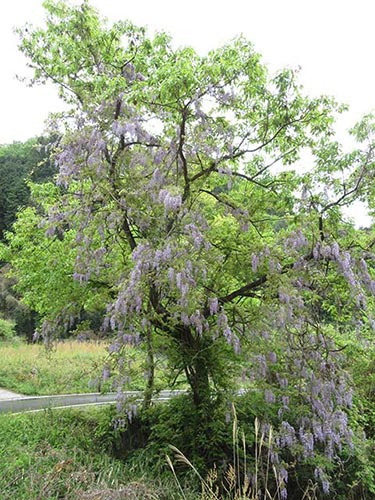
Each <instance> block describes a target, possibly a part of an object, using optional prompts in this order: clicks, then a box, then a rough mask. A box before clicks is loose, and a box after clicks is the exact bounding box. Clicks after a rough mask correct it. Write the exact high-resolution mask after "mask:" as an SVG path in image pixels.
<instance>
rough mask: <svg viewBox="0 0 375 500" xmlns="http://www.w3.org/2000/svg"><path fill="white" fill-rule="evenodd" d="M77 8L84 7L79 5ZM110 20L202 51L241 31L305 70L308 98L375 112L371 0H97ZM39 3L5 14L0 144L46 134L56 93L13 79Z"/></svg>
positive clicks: (26, 2) (278, 60) (0, 22)
mask: <svg viewBox="0 0 375 500" xmlns="http://www.w3.org/2000/svg"><path fill="white" fill-rule="evenodd" d="M75 3H80V2H79V1H77V0H75ZM92 4H94V5H95V6H96V7H98V8H99V10H100V11H101V12H102V14H103V15H105V16H107V17H109V19H111V20H116V19H124V18H128V19H131V20H132V21H133V22H135V23H136V24H140V25H147V26H149V28H150V29H151V30H154V29H159V30H160V29H162V30H166V31H168V32H169V33H170V34H171V35H172V36H173V38H174V40H175V42H176V44H177V45H192V46H193V47H194V48H195V49H196V50H198V51H199V52H206V51H207V50H209V49H211V48H214V47H217V46H219V45H221V44H223V43H225V42H226V41H228V40H230V39H231V38H233V37H234V36H236V35H238V34H240V33H242V34H244V35H245V36H246V37H247V38H249V39H250V40H251V41H252V42H253V43H254V44H255V47H256V49H257V50H258V51H259V52H260V53H261V54H262V55H263V60H264V62H266V63H267V64H269V65H270V67H271V68H274V69H276V68H280V67H284V66H292V67H297V66H301V68H302V72H301V80H302V81H303V83H304V85H305V87H306V89H307V90H308V91H309V93H311V94H320V93H327V94H330V95H334V96H335V97H336V98H337V99H338V100H340V101H343V102H346V103H348V104H349V105H350V108H351V110H352V116H353V118H354V119H357V118H358V117H360V116H361V115H362V114H363V113H365V112H367V111H371V110H373V109H375V68H374V48H375V29H374V23H375V1H374V0H341V1H340V0H257V1H255V0H247V1H246V0H231V1H225V0H222V1H220V0H186V2H176V1H175V0H137V1H136V2H135V1H130V0H92ZM42 20H43V8H42V0H12V1H11V2H7V5H6V8H4V9H2V13H1V17H0V46H1V50H2V54H1V56H2V57H1V63H2V65H1V78H0V100H1V101H0V109H1V121H0V144H1V143H9V142H12V141H13V140H25V139H27V138H29V137H31V136H34V135H37V134H38V133H41V132H42V130H43V122H44V120H45V118H46V116H47V113H48V112H49V111H54V110H57V109H58V108H59V103H58V101H57V98H56V93H55V92H53V91H52V90H51V89H49V90H48V91H47V89H46V88H45V87H39V88H33V89H31V88H27V87H25V86H24V84H22V83H20V82H18V81H17V80H16V79H15V74H21V75H22V74H25V69H24V68H25V61H24V59H23V57H22V56H21V54H19V53H18V51H17V38H16V37H15V35H14V34H13V32H12V28H13V27H14V26H16V25H22V24H24V23H25V22H26V21H31V22H33V23H35V24H40V23H41V22H42Z"/></svg>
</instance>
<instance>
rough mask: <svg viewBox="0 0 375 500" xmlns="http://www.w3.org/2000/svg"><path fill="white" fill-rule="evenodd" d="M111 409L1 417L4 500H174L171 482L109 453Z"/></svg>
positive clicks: (0, 475) (1, 492) (0, 492)
mask: <svg viewBox="0 0 375 500" xmlns="http://www.w3.org/2000/svg"><path fill="white" fill-rule="evenodd" d="M112 416H113V415H112V413H111V410H110V408H107V407H106V408H90V409H85V410H82V409H81V410H77V409H65V410H53V411H51V410H49V411H44V412H37V413H28V414H23V415H21V414H17V415H0V498H1V500H47V499H48V500H57V499H64V500H78V499H80V500H81V499H82V500H83V499H85V500H115V499H116V500H120V499H127V500H131V499H133V500H146V499H148V500H151V499H154V500H171V499H176V500H177V499H179V494H178V491H176V487H175V486H174V484H173V482H172V481H169V482H168V481H166V482H164V481H161V480H160V479H159V478H157V477H154V476H152V475H151V474H149V473H148V471H145V470H144V469H143V468H142V467H137V466H136V465H137V464H133V465H131V464H130V463H125V462H122V461H120V460H118V459H116V458H114V456H113V455H112V454H111V448H110V444H111V443H112V442H113V438H114V436H113V433H114V432H115V431H114V429H113V425H112Z"/></svg>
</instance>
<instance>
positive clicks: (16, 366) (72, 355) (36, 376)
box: [0, 342, 166, 395]
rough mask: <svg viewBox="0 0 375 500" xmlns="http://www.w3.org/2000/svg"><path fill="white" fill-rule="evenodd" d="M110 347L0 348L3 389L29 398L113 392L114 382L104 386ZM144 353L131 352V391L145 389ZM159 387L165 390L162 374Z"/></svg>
mask: <svg viewBox="0 0 375 500" xmlns="http://www.w3.org/2000/svg"><path fill="white" fill-rule="evenodd" d="M107 356H108V355H107V352H106V344H105V343H98V342H61V343H58V344H56V346H55V348H54V349H53V350H51V351H47V350H46V348H45V347H44V346H42V345H38V344H37V345H35V344H34V345H27V344H24V343H9V344H0V387H4V388H6V389H8V390H12V391H15V392H19V393H21V394H25V395H47V394H73V393H85V392H97V391H99V392H100V391H103V390H104V391H110V390H111V381H112V378H110V379H109V380H107V381H106V382H105V383H103V380H102V376H101V375H102V371H103V366H104V365H105V363H106V360H107ZM144 357H145V356H144V353H143V352H142V351H140V350H137V349H134V348H131V347H129V348H127V360H128V361H130V375H131V377H130V386H129V389H131V390H141V389H143V388H144V385H145V380H144V367H143V364H144ZM156 383H157V385H158V387H159V386H160V388H163V387H165V384H166V381H165V380H163V379H162V373H161V372H159V373H158V375H157V380H156Z"/></svg>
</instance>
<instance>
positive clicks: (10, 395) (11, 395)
mask: <svg viewBox="0 0 375 500" xmlns="http://www.w3.org/2000/svg"><path fill="white" fill-rule="evenodd" d="M25 397H26V396H23V395H22V394H16V393H15V392H12V391H7V390H6V389H1V388H0V401H1V400H3V399H19V398H25Z"/></svg>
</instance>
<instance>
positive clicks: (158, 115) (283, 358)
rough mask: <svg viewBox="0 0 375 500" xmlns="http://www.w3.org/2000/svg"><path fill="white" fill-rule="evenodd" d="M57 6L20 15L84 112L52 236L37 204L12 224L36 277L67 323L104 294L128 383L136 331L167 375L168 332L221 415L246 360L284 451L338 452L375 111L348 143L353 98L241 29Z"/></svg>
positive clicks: (74, 120)
mask: <svg viewBox="0 0 375 500" xmlns="http://www.w3.org/2000/svg"><path fill="white" fill-rule="evenodd" d="M44 5H45V8H46V10H47V24H46V27H45V28H42V29H34V28H31V27H28V28H27V29H25V30H20V35H21V45H20V48H21V50H22V51H23V53H24V54H25V55H26V56H27V57H28V58H29V61H30V66H31V67H32V68H33V69H34V81H35V82H43V81H45V80H51V81H53V82H54V83H56V84H57V85H58V87H59V90H60V94H61V97H62V98H63V99H65V101H66V102H67V103H69V104H71V107H72V111H71V113H69V114H68V117H67V119H66V120H64V119H63V117H62V116H60V117H59V118H58V119H57V120H56V129H57V132H58V133H59V134H60V133H61V134H63V136H64V137H63V139H62V141H61V142H60V144H59V145H58V146H57V147H56V150H55V161H56V164H57V165H58V167H59V174H58V178H57V185H58V188H56V193H57V194H58V196H57V197H56V198H55V199H52V198H50V200H49V201H50V203H49V206H45V209H44V215H43V214H42V215H40V214H39V216H41V217H42V220H35V222H33V223H32V224H33V225H32V227H33V228H34V229H33V232H34V231H35V232H34V234H35V241H33V240H31V242H26V240H25V241H24V242H23V243H22V241H21V240H22V231H23V230H24V228H25V226H26V225H27V224H28V223H29V222H28V221H30V220H34V219H33V218H34V217H35V216H36V215H35V214H36V212H35V211H34V212H33V213H32V214H29V215H28V214H27V213H26V212H23V215H22V214H21V216H20V217H21V218H20V219H19V223H18V226H17V227H16V233H15V236H14V237H13V236H12V237H11V239H10V254H8V258H9V260H10V261H11V262H12V264H13V266H14V268H15V273H16V274H17V276H18V278H19V284H20V285H19V286H20V287H21V289H23V292H24V293H27V294H28V295H29V296H31V295H32V294H33V293H34V292H35V293H37V294H38V299H37V300H43V301H45V303H46V304H48V301H49V300H50V301H51V302H54V301H55V299H56V304H58V306H59V307H58V308H57V307H54V306H51V310H50V312H51V316H52V319H54V320H55V321H58V320H59V321H60V322H61V317H59V316H58V310H57V309H59V311H60V312H62V313H63V315H62V318H65V320H66V321H68V320H69V317H70V316H72V317H73V316H74V314H78V311H80V310H81V307H82V303H86V305H87V303H88V302H90V301H91V303H95V301H98V300H102V301H103V302H105V305H106V310H107V317H106V321H105V324H104V325H103V327H104V328H106V329H108V330H110V331H111V332H112V334H113V336H114V340H113V344H112V346H111V347H110V352H111V353H112V355H113V356H114V358H115V359H117V362H118V366H119V367H120V369H121V370H122V376H121V377H119V379H118V385H119V389H124V388H126V380H127V371H126V370H127V366H128V365H127V362H126V349H125V348H124V347H125V346H126V345H127V344H129V343H130V344H134V345H138V344H139V343H140V342H141V341H146V343H147V345H148V348H149V355H150V356H149V361H150V363H149V367H148V369H149V373H148V375H149V379H148V380H149V387H148V389H152V371H153V369H154V364H153V360H152V353H153V352H154V351H155V350H157V349H159V348H162V349H163V352H165V353H167V355H168V358H169V360H170V367H171V370H175V372H176V373H183V374H184V375H185V377H186V380H187V382H188V384H189V385H190V389H191V393H192V398H193V404H194V408H195V410H194V411H196V412H198V413H199V414H200V415H201V416H202V419H201V422H202V426H203V424H204V423H205V424H206V423H207V420H209V418H210V409H211V404H212V398H214V397H215V396H217V397H222V395H223V394H225V391H227V390H233V389H234V387H235V385H233V384H234V383H235V380H237V379H238V378H239V377H240V376H241V374H242V375H244V376H245V378H246V377H247V378H249V379H250V381H251V383H252V384H253V386H255V387H257V388H258V389H261V390H262V391H264V398H265V401H266V404H268V405H269V408H270V412H274V413H276V414H277V415H278V418H279V422H280V424H279V428H278V432H279V433H280V434H279V436H280V438H279V445H280V447H281V448H283V447H289V448H290V449H293V450H295V453H296V454H297V455H298V456H300V457H305V458H309V457H311V456H313V455H314V453H315V450H317V449H324V450H325V452H326V454H327V455H328V456H329V457H333V455H334V453H335V450H336V448H337V447H339V446H340V443H341V442H342V441H350V430H349V429H348V426H347V419H346V414H345V411H346V410H347V408H348V407H349V406H350V399H351V393H350V389H349V388H348V386H347V380H346V377H345V373H344V372H343V371H342V370H341V369H340V355H341V350H342V348H343V337H342V336H341V333H342V332H343V331H344V330H346V331H347V329H348V326H349V325H350V328H351V329H353V330H355V329H359V330H360V329H361V328H362V327H364V326H366V325H370V324H371V323H372V322H373V320H372V318H371V307H372V305H373V293H374V291H375V281H374V270H373V262H374V256H373V253H372V241H371V237H372V236H371V234H370V233H367V234H366V233H359V232H358V231H357V230H356V229H355V228H354V226H353V224H352V223H350V222H347V221H345V220H344V218H343V216H342V213H341V208H342V207H343V206H348V205H350V204H351V203H353V202H354V201H355V200H357V199H366V198H367V197H368V196H370V195H371V194H372V193H371V190H372V189H373V188H372V187H371V186H372V185H373V175H374V171H375V170H374V151H375V148H374V146H375V143H374V133H373V130H374V125H373V120H372V119H371V118H370V117H366V118H365V119H364V120H363V121H362V122H361V123H360V124H358V125H357V126H356V127H355V128H354V129H353V135H354V137H355V138H356V139H357V140H358V141H360V142H361V143H362V144H361V145H360V146H359V147H358V149H355V150H353V151H352V152H350V153H345V152H343V150H342V148H341V146H340V145H339V144H338V143H337V142H336V141H335V140H334V136H333V129H332V126H333V123H334V115H335V114H336V113H338V112H340V111H342V110H343V109H342V108H340V107H339V106H338V105H336V104H335V102H334V101H333V100H332V99H329V98H326V97H321V98H316V99H310V98H308V97H306V96H305V95H304V94H303V91H302V89H301V88H300V86H299V85H298V83H297V81H296V75H295V73H294V72H293V71H291V70H283V71H281V72H279V73H277V74H276V75H275V76H273V77H270V76H269V75H268V73H267V70H266V68H265V67H264V66H263V65H262V64H261V62H260V57H259V55H258V54H257V53H255V52H254V49H253V47H252V45H251V44H250V43H248V42H247V41H246V40H244V39H242V38H239V39H236V40H235V41H233V42H232V43H230V44H228V45H226V46H224V47H223V48H221V49H218V50H214V51H212V52H210V53H209V54H208V55H207V56H204V57H201V56H199V55H198V54H197V53H195V52H194V50H193V49H191V48H180V49H174V48H173V46H172V44H171V42H170V40H169V38H168V36H166V35H165V34H163V33H159V34H157V35H155V37H154V38H149V37H148V36H147V35H146V33H145V30H143V29H141V28H137V27H135V26H133V25H132V24H131V23H128V22H126V23H121V22H120V23H116V24H114V25H113V26H108V25H107V24H106V23H105V22H103V21H101V20H100V18H99V16H98V14H97V12H96V11H95V10H94V9H92V8H91V7H90V6H89V4H88V3H87V2H84V3H83V4H82V6H80V7H70V6H69V5H68V4H67V3H65V2H53V1H46V2H44ZM307 167H308V168H307ZM42 226H43V227H42ZM38 228H39V229H38ZM41 228H42V229H41ZM42 230H43V233H42V232H41V231H42ZM47 237H48V238H47ZM20 238H21V239H20ZM48 242H49V243H48ZM39 247H41V248H43V250H42V251H43V258H42V259H39V264H38V257H37V256H36V254H35V250H36V248H39ZM12 250H13V254H12ZM47 254H48V255H49V257H48V258H46V257H45V256H46V255H47ZM53 256H55V259H56V267H57V268H58V269H59V276H60V277H61V276H62V275H63V271H62V268H64V266H65V264H66V271H67V275H69V279H68V277H67V276H65V278H64V279H63V280H61V286H60V288H59V289H58V290H60V291H61V294H59V292H58V291H55V292H53V290H54V287H55V286H58V281H59V280H58V279H56V278H54V277H52V274H51V273H50V274H47V276H48V279H47V280H46V283H45V287H44V290H41V289H40V288H35V289H34V288H33V286H30V285H32V284H33V282H29V281H28V279H29V277H30V273H29V272H28V271H26V267H27V266H28V265H29V266H30V268H32V269H35V270H37V269H38V266H39V265H41V268H42V269H45V262H46V259H47V261H48V259H49V258H52V257H53ZM41 260H42V262H41ZM49 262H51V261H50V260H49ZM43 273H44V271H43ZM31 275H32V273H31ZM70 275H71V277H72V280H74V281H69V280H70ZM68 283H69V284H68ZM79 290H81V292H82V293H81V296H80V294H79ZM49 294H50V296H49ZM72 296H74V300H71V297H72ZM64 303H65V305H64ZM370 306H371V307H370ZM48 308H49V306H48V305H47V306H46V312H48ZM74 309H76V310H75V311H74ZM59 318H60V319H59ZM46 319H48V315H47V318H46ZM46 326H49V327H50V329H52V330H53V326H52V324H51V323H46ZM44 332H45V333H46V329H44ZM236 356H237V357H236ZM149 396H150V391H148V393H147V398H149ZM291 408H293V412H292V411H291ZM306 408H308V410H306ZM292 417H293V419H292ZM206 428H207V426H206ZM197 432H199V429H197ZM298 450H299V451H298ZM323 486H324V485H323Z"/></svg>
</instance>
